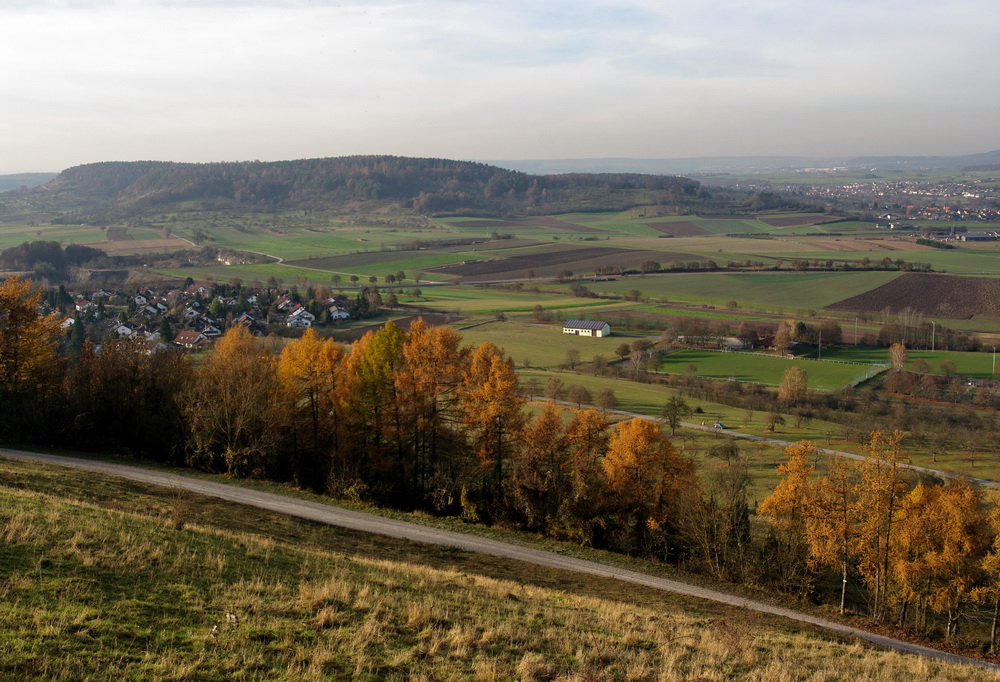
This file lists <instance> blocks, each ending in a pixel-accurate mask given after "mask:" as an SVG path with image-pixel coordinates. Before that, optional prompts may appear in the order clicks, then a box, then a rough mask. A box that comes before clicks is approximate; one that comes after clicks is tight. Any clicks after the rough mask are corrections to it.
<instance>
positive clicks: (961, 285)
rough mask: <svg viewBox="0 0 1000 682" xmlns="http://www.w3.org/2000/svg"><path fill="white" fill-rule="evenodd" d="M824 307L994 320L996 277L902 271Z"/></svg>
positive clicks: (999, 305)
mask: <svg viewBox="0 0 1000 682" xmlns="http://www.w3.org/2000/svg"><path fill="white" fill-rule="evenodd" d="M998 262H1000V258H998ZM826 307H827V308H828V309H830V310H838V311H845V312H850V313H856V312H869V311H882V310H890V311H894V312H898V311H901V310H904V309H910V310H912V311H914V312H916V313H919V314H921V315H924V316H927V317H931V316H933V317H937V318H955V319H969V318H973V317H987V318H993V319H997V318H1000V279H995V278H988V277H953V276H946V275H935V274H924V273H903V274H902V275H900V276H899V277H896V278H894V279H892V280H890V281H888V282H886V283H885V284H883V285H881V286H879V287H876V288H874V289H871V290H869V291H865V292H863V293H860V294H858V295H855V296H851V297H848V298H845V299H843V300H841V301H838V302H836V303H834V304H828V305H827V306H826Z"/></svg>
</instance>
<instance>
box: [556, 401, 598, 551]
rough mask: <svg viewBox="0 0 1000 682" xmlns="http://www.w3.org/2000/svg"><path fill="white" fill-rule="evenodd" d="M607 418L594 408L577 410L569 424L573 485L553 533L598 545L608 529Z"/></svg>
mask: <svg viewBox="0 0 1000 682" xmlns="http://www.w3.org/2000/svg"><path fill="white" fill-rule="evenodd" d="M609 428H610V423H609V422H608V419H607V417H606V416H605V415H604V414H602V413H601V412H598V411H596V410H593V409H588V410H579V411H577V412H576V413H575V414H574V416H573V419H572V420H570V423H569V424H568V425H567V426H566V432H565V433H566V435H565V440H566V445H567V447H568V448H569V457H570V459H569V477H570V482H571V487H570V490H569V495H568V497H567V498H565V499H564V501H563V504H562V506H561V507H560V508H559V511H558V514H557V515H556V517H555V518H553V519H552V524H551V525H550V528H549V532H550V533H552V534H554V535H557V536H559V537H565V538H567V539H572V540H575V541H577V542H580V543H583V544H588V545H590V544H594V543H595V540H596V536H597V535H598V534H599V533H601V532H602V531H603V529H604V524H603V523H602V521H603V519H602V516H601V513H600V512H601V508H602V505H603V504H604V501H605V493H606V490H605V486H604V470H603V465H602V460H603V458H604V453H605V452H606V451H607V448H608V436H609V434H608V429H609Z"/></svg>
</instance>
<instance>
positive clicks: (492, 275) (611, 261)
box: [428, 246, 697, 282]
mask: <svg viewBox="0 0 1000 682" xmlns="http://www.w3.org/2000/svg"><path fill="white" fill-rule="evenodd" d="M647 260H655V261H657V262H659V263H661V264H663V263H669V262H671V261H676V260H697V257H696V256H693V255H691V254H688V253H670V252H664V251H645V250H639V249H619V248H615V247H600V246H596V247H589V248H582V249H570V250H565V251H549V252H545V253H531V254H523V255H520V256H512V257H510V258H504V259H499V260H491V261H483V262H479V263H463V264H461V265H445V266H442V267H438V268H428V272H436V273H440V274H442V275H455V276H458V277H461V278H463V279H464V280H466V281H473V282H476V281H482V280H486V279H513V278H520V277H526V276H527V273H528V272H529V271H531V272H533V273H534V275H535V276H538V277H552V276H555V275H557V274H558V273H559V272H560V271H562V270H569V271H570V272H572V273H574V274H577V275H589V274H593V273H594V272H595V271H596V270H597V268H599V267H602V266H612V267H618V268H622V269H625V268H634V267H638V266H639V265H640V264H641V263H643V262H644V261H647Z"/></svg>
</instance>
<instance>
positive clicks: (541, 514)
mask: <svg viewBox="0 0 1000 682" xmlns="http://www.w3.org/2000/svg"><path fill="white" fill-rule="evenodd" d="M570 471H571V468H570V447H569V441H568V440H567V438H566V427H565V424H564V423H563V419H562V414H561V412H560V410H559V409H558V408H557V407H556V406H555V404H554V403H551V402H547V403H546V404H545V408H544V409H543V411H542V414H541V415H539V417H538V418H537V419H535V420H534V421H533V422H531V423H530V424H528V425H527V427H526V428H525V431H524V442H523V446H522V447H521V448H519V449H518V450H516V451H515V454H514V458H513V471H512V473H511V489H512V493H513V498H514V504H515V506H516V507H517V509H518V511H519V512H520V513H522V514H524V515H525V519H526V522H527V525H528V527H529V528H532V529H534V530H539V531H543V532H545V531H547V530H548V529H549V527H550V526H552V525H553V519H554V518H555V516H556V514H557V513H558V510H559V508H560V507H561V506H562V504H563V502H564V500H565V499H566V498H567V497H568V496H569V494H570V491H571V487H572V481H571V479H570Z"/></svg>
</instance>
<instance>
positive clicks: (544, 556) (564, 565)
mask: <svg viewBox="0 0 1000 682" xmlns="http://www.w3.org/2000/svg"><path fill="white" fill-rule="evenodd" d="M0 457H3V458H5V459H12V460H22V461H30V462H44V463H47V464H55V465H58V466H65V467H72V468H75V469H81V470H84V471H94V472H97V473H101V474H107V475H111V476H120V477H122V478H127V479H130V480H134V481H141V482H144V483H150V484H153V485H158V486H164V487H168V488H181V489H183V490H187V491H189V492H192V493H198V494H201V495H208V496H210V497H216V498H220V499H223V500H228V501H230V502H236V503H239V504H245V505H248V506H251V507H257V508H260V509H266V510H269V511H274V512H279V513H282V514H288V515H290V516H295V517H298V518H303V519H309V520H311V521H318V522H320V523H326V524H329V525H333V526H339V527H342V528H350V529H352V530H357V531H362V532H366V533H376V534H378V535H385V536H389V537H394V538H400V539H404V540H409V541H412V542H423V543H428V544H434V545H446V546H450V547H457V548H460V549H464V550H468V551H470V552H481V553H484V554H490V555H493V556H499V557H504V558H507V559H515V560H518V561H525V562H528V563H532V564H536V565H538V566H548V567H551V568H558V569H563V570H567V571H577V572H580V573H588V574H591V575H597V576H602V577H606V578H614V579H616V580H621V581H624V582H628V583H633V584H636V585H645V586H647V587H651V588H654V589H658V590H665V591H668V592H675V593H678V594H684V595H688V596H692V597H700V598H702V599H709V600H711V601H715V602H721V603H723V604H730V605H732V606H737V607H742V608H745V609H749V610H752V611H759V612H762V613H770V614H774V615H777V616H783V617H785V618H790V619H792V620H795V621H799V622H802V623H809V624H811V625H815V626H817V627H820V628H824V629H826V630H829V631H832V632H837V633H841V634H845V635H854V636H856V637H860V638H862V639H865V640H867V641H869V642H872V643H874V644H877V645H879V646H883V647H886V648H888V649H893V650H896V651H899V652H903V653H910V654H917V655H921V656H929V657H931V658H936V659H940V660H943V661H950V662H953V663H964V664H968V665H976V666H980V667H984V668H988V669H992V670H1000V666H995V665H991V664H989V663H984V662H982V661H977V660H974V659H970V658H965V657H963V656H956V655H954V654H948V653H945V652H942V651H937V650H935V649H930V648H928V647H923V646H918V645H916V644H910V643H908V642H904V641H901V640H897V639H892V638H889V637H883V636H882V635H878V634H875V633H871V632H865V631H863V630H858V629H855V628H852V627H850V626H847V625H843V624H841V623H837V622H835V621H831V620H826V619H824V618H818V617H816V616H812V615H809V614H805V613H799V612H797V611H793V610H791V609H786V608H782V607H779V606H773V605H771V604H766V603H764V602H760V601H754V600H747V599H744V598H743V597H738V596H735V595H732V594H726V593H725V592H719V591H716V590H710V589H706V588H703V587H698V586H695V585H688V584H686V583H682V582H678V581H676V580H669V579H667V578H659V577H655V576H650V575H646V574H643V573H638V572H635V571H628V570H623V569H620V568H617V567H614V566H608V565H604V564H600V563H597V562H595V561H587V560H584V559H576V558H573V557H567V556H562V555H560V554H556V553H554V552H546V551H542V550H537V549H532V548H529V547H522V546H519V545H515V544H511V543H506V542H499V541H497V540H490V539H487V538H480V537H475V536H471V535H464V534H462V533H456V532H452V531H447V530H440V529H437V528H430V527H427V526H421V525H418V524H413V523H407V522H405V521H396V520H393V519H385V518H382V517H379V516H373V515H370V514H365V513H362V512H356V511H351V510H347V509H341V508H338V507H333V506H329V505H325V504H320V503H317V502H309V501H307V500H300V499H296V498H292V497H285V496H283V495H277V494H274V493H266V492H261V491H257V490H249V489H247V488H241V487H239V486H235V485H230V484H226V483H220V482H215V481H205V480H201V479H197V478H190V477H187V476H182V475H179V474H173V473H169V472H161V471H151V470H147V469H141V468H138V467H132V466H127V465H123V464H110V463H106V462H99V461H93V460H86V459H78V458H74V457H62V456H57V455H47V454H40V453H33V452H25V451H21V450H9V449H4V448H0Z"/></svg>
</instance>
